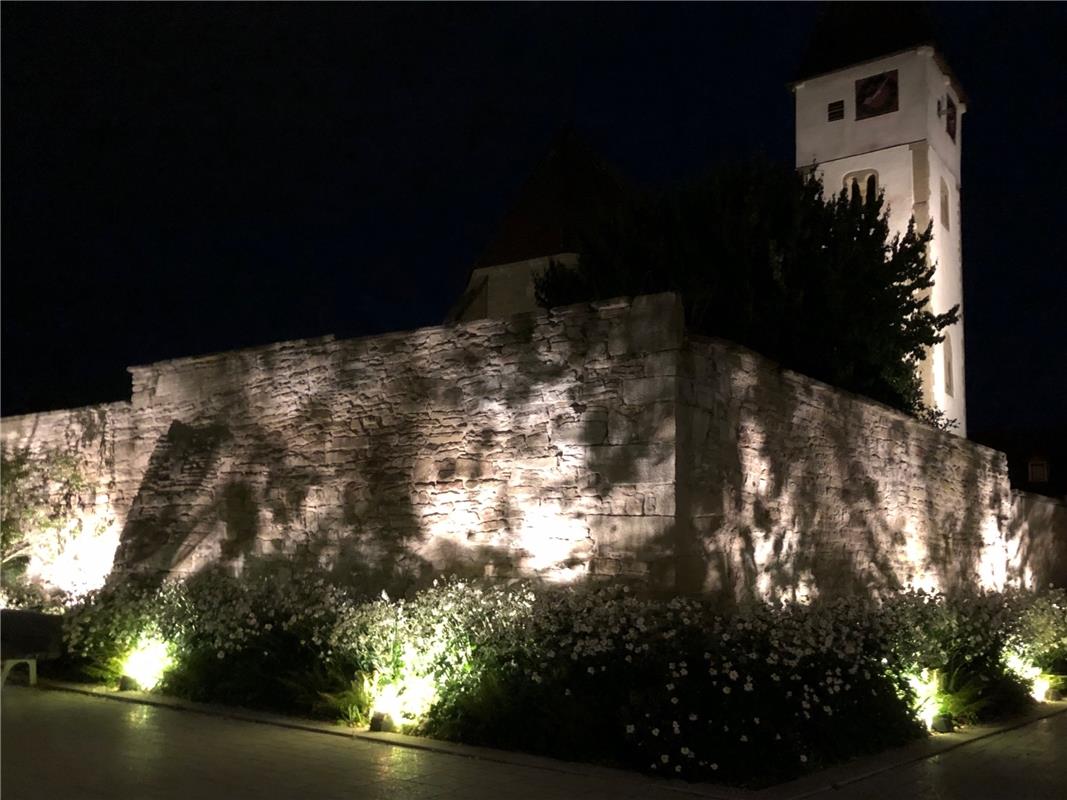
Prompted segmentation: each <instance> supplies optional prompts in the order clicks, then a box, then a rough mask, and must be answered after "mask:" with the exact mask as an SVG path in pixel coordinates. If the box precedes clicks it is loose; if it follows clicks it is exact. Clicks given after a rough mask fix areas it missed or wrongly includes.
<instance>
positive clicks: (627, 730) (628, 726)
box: [626, 725, 634, 733]
mask: <svg viewBox="0 0 1067 800" xmlns="http://www.w3.org/2000/svg"><path fill="white" fill-rule="evenodd" d="M626 732H627V733H633V732H634V726H633V725H627V726H626Z"/></svg>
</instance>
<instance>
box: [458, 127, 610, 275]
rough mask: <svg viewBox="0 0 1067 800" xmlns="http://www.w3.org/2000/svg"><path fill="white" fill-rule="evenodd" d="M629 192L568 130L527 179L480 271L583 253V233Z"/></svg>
mask: <svg viewBox="0 0 1067 800" xmlns="http://www.w3.org/2000/svg"><path fill="white" fill-rule="evenodd" d="M629 191H630V190H629V187H628V184H627V182H626V180H625V179H624V178H623V177H622V175H621V174H620V173H619V172H617V171H616V170H615V169H613V168H612V167H610V166H608V165H607V163H605V162H604V160H603V159H601V158H600V157H599V156H598V155H597V154H596V153H595V152H594V151H593V149H592V148H591V147H590V146H589V145H588V144H586V142H585V141H583V140H582V139H581V138H580V137H579V136H578V135H577V134H576V133H575V132H574V131H571V130H566V131H564V132H562V133H560V134H559V135H558V136H557V137H556V139H555V140H554V141H553V143H552V145H551V147H550V148H549V151H548V153H547V154H546V156H545V157H544V159H542V161H541V162H540V163H539V164H538V165H537V167H536V168H535V169H534V171H533V174H531V175H530V177H529V178H528V179H527V180H526V183H525V184H524V185H523V187H522V189H521V190H520V191H519V194H518V197H517V198H516V200H515V202H514V204H513V205H512V206H511V209H510V210H509V211H508V213H507V214H506V216H505V217H504V219H503V221H502V222H501V224H500V227H499V228H498V229H497V233H496V235H495V236H494V237H493V239H492V240H491V241H490V243H489V246H488V247H486V249H485V251H484V252H483V253H482V255H481V256H480V257H479V258H478V260H477V262H476V263H475V266H476V267H487V266H493V265H496V264H509V263H512V262H514V261H525V260H527V259H530V258H539V257H543V256H554V255H557V254H559V253H576V252H579V251H580V250H581V246H582V240H583V236H584V232H585V231H587V230H589V229H590V227H591V226H593V225H595V224H597V221H598V220H599V219H601V218H602V215H603V214H604V212H605V210H607V209H610V208H611V207H612V206H613V205H617V204H618V203H620V202H621V201H622V199H623V198H624V197H625V196H626V195H627V194H628V192H629Z"/></svg>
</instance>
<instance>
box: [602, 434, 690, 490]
mask: <svg viewBox="0 0 1067 800" xmlns="http://www.w3.org/2000/svg"><path fill="white" fill-rule="evenodd" d="M583 449H584V451H585V468H584V469H585V471H587V472H595V473H598V474H599V475H601V476H602V477H603V479H604V480H605V481H607V482H608V483H609V484H619V483H627V484H642V483H654V484H660V483H662V484H666V483H673V482H674V446H673V445H670V444H658V443H657V444H620V445H590V446H587V447H585V448H583Z"/></svg>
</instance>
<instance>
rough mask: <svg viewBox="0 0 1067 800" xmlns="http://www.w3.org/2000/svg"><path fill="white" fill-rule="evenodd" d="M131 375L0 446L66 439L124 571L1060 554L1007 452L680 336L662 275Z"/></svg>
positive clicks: (946, 572) (378, 572)
mask: <svg viewBox="0 0 1067 800" xmlns="http://www.w3.org/2000/svg"><path fill="white" fill-rule="evenodd" d="M131 373H132V375H133V397H132V402H131V403H117V404H112V405H108V406H100V407H96V408H93V409H81V410H75V411H69V412H54V413H48V414H39V415H30V416H27V417H19V418H9V419H5V420H4V421H3V426H2V431H3V442H4V446H5V448H10V447H23V446H29V447H31V448H35V452H39V453H42V452H44V451H45V450H46V449H47V448H49V447H60V448H65V449H67V450H69V451H70V452H75V453H78V454H79V458H82V460H83V463H84V464H85V467H86V470H87V476H88V477H89V483H90V485H91V486H92V490H91V491H90V492H87V494H86V495H85V497H84V498H82V506H83V512H84V514H83V515H84V517H85V519H86V520H87V521H90V522H91V523H92V525H93V526H96V527H101V528H102V529H106V530H107V531H109V532H110V533H109V536H111V539H110V540H99V541H101V542H103V545H101V546H100V547H97V553H98V555H97V556H96V558H97V560H98V561H99V560H100V559H102V558H105V556H102V555H99V554H100V553H105V554H106V561H107V562H108V563H110V560H111V556H112V555H114V568H115V572H116V574H123V573H128V572H153V573H155V572H162V573H170V574H190V573H193V572H196V571H198V570H201V569H203V568H204V567H206V566H209V565H216V564H218V565H223V566H225V567H226V568H228V569H231V570H233V571H239V570H242V569H246V568H249V567H250V566H252V565H253V564H257V563H260V562H277V563H281V564H287V563H289V562H291V561H293V560H297V559H306V560H310V561H312V562H314V563H316V564H317V565H319V566H320V568H321V569H323V570H324V571H325V572H329V573H331V574H332V575H333V576H334V577H337V578H340V579H344V580H350V581H361V582H364V583H365V584H367V585H369V586H373V587H379V586H383V587H388V588H391V589H400V588H404V587H406V586H409V585H412V584H417V583H421V582H425V581H427V580H429V579H430V578H432V577H433V576H434V575H438V574H441V573H458V574H463V575H487V576H494V577H512V576H527V577H534V576H536V577H541V578H544V579H547V580H556V581H570V580H575V579H578V578H583V577H597V576H622V577H627V578H633V579H639V580H643V581H647V582H648V583H650V584H651V585H653V586H655V587H658V588H662V589H666V590H672V591H679V590H680V591H705V592H713V593H719V594H722V595H723V596H725V597H727V598H733V599H742V598H746V597H753V596H759V597H772V598H773V597H802V596H805V595H810V594H816V593H818V594H850V593H857V592H862V593H870V592H877V591H879V590H881V589H884V588H887V587H896V586H900V585H904V584H909V583H911V584H918V585H922V586H927V587H930V588H933V587H945V588H950V587H955V586H959V585H962V584H964V583H973V582H979V583H983V584H985V585H998V586H999V585H1004V584H1008V583H1020V582H1021V583H1027V584H1034V583H1039V582H1042V581H1044V580H1046V579H1047V578H1048V577H1049V576H1050V575H1052V574H1053V573H1054V572H1055V570H1056V569H1059V568H1060V567H1058V566H1057V565H1062V564H1063V563H1064V562H1063V560H1062V559H1060V560H1057V559H1059V558H1060V557H1059V556H1057V555H1056V553H1058V552H1060V550H1059V549H1058V548H1062V547H1063V546H1064V542H1065V541H1067V538H1065V537H1064V536H1063V533H1062V530H1061V527H1057V526H1062V525H1063V516H1064V515H1063V514H1062V513H1061V512H1058V511H1057V512H1055V513H1053V512H1050V511H1048V510H1047V509H1045V508H1044V506H1042V505H1041V503H1040V501H1038V500H1036V499H1035V500H1032V501H1029V500H1025V499H1024V500H1020V499H1019V498H1013V495H1012V493H1011V491H1010V488H1009V486H1008V479H1007V469H1006V462H1005V458H1004V456H1003V455H1002V454H1000V453H998V452H996V451H993V450H989V449H987V448H985V447H981V446H979V445H975V444H973V443H971V442H968V441H966V440H963V439H960V438H959V437H956V436H952V435H948V434H943V433H939V432H937V431H935V430H933V429H931V428H929V427H927V426H924V425H921V424H919V423H917V422H915V421H913V420H912V419H910V418H908V417H907V416H905V415H903V414H900V413H898V412H895V411H893V410H891V409H888V408H886V407H884V406H882V405H880V404H877V403H874V402H871V401H869V400H865V399H863V398H859V397H856V396H853V395H850V394H848V393H846V392H841V391H839V390H835V389H833V388H831V387H829V386H826V385H825V384H821V383H819V382H817V381H814V380H811V379H808V378H805V377H804V376H801V375H798V374H795V373H792V372H789V371H787V370H783V369H781V368H779V367H778V366H777V365H775V364H774V363H772V362H769V361H767V360H766V359H764V358H762V357H760V356H758V355H757V354H755V353H752V352H750V351H747V350H745V349H744V348H740V347H737V346H735V345H732V344H729V343H726V342H721V341H713V340H701V339H696V338H693V337H689V338H687V337H686V336H685V332H684V326H683V317H682V308H681V305H680V303H679V302H678V300H677V298H675V297H674V296H672V295H655V296H650V297H640V298H636V299H634V300H632V301H631V300H619V301H612V302H605V303H600V304H595V305H581V306H573V307H568V308H563V309H554V310H552V311H549V312H544V313H538V314H524V315H518V316H515V317H512V318H510V319H507V320H479V321H475V322H469V323H464V324H460V325H455V326H445V327H436V328H426V329H422V330H417V331H411V332H404V333H397V334H390V335H386V336H378V337H373V338H365V339H352V340H344V341H338V340H335V339H333V338H332V337H327V338H322V339H314V340H304V341H293V342H282V343H279V344H275V345H270V346H267V347H259V348H254V349H249V350H243V351H236V352H230V353H223V354H218V355H211V356H203V357H196V358H185V359H179V360H176V361H169V362H163V363H158V364H152V365H149V366H144V367H134V368H132V369H131ZM1056 531H1060V532H1059V533H1057V532H1056ZM120 532H121V536H120ZM109 543H110V544H109ZM108 544H109V546H110V547H111V549H110V551H108V550H107V547H106V546H104V545H108ZM116 544H117V549H116ZM40 567H41V569H40V570H39V571H38V572H39V573H40V575H41V577H42V578H44V579H48V578H49V575H47V574H45V573H47V567H48V565H47V564H44V563H42V564H41V565H40Z"/></svg>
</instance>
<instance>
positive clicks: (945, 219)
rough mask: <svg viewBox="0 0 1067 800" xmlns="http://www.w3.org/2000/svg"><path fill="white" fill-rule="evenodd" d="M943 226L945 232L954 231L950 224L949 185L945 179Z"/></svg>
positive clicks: (942, 197) (942, 181)
mask: <svg viewBox="0 0 1067 800" xmlns="http://www.w3.org/2000/svg"><path fill="white" fill-rule="evenodd" d="M941 224H942V225H944V226H945V230H951V229H952V225H951V224H949V202H948V184H947V183H945V179H944V178H942V179H941Z"/></svg>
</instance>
